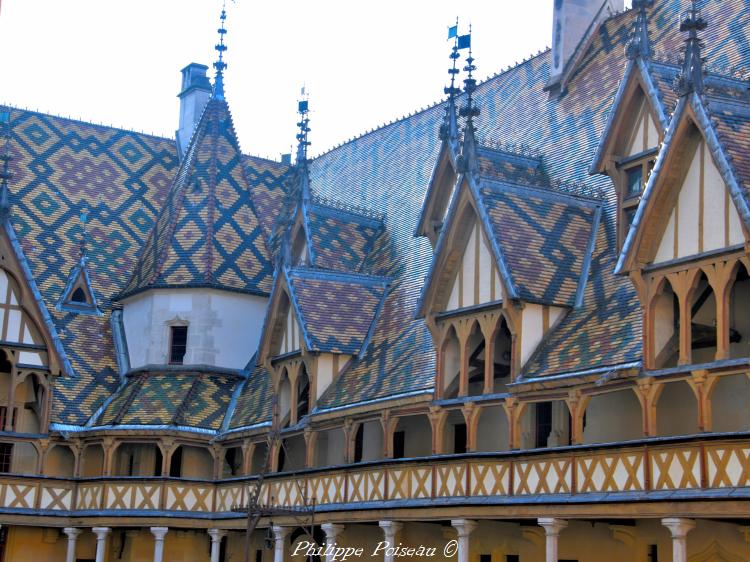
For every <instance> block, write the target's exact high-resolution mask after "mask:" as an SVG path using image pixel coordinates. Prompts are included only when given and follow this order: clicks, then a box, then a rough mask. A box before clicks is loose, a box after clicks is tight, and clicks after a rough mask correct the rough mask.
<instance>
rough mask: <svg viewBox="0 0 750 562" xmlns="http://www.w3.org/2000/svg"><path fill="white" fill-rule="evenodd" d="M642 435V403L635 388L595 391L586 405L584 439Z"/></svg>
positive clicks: (598, 440) (609, 439)
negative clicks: (603, 391)
mask: <svg viewBox="0 0 750 562" xmlns="http://www.w3.org/2000/svg"><path fill="white" fill-rule="evenodd" d="M642 437H643V418H642V415H641V404H640V402H638V398H637V397H636V395H635V392H633V391H632V390H621V391H618V392H608V393H606V394H597V395H596V396H594V397H592V398H591V401H590V402H589V405H588V407H587V408H586V427H585V428H584V429H583V442H584V443H610V442H613V441H627V440H629V439H639V438H642Z"/></svg>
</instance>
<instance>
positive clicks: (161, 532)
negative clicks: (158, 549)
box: [151, 527, 169, 541]
mask: <svg viewBox="0 0 750 562" xmlns="http://www.w3.org/2000/svg"><path fill="white" fill-rule="evenodd" d="M168 532H169V527H151V534H152V535H154V538H155V539H156V540H157V541H163V540H164V536H165V535H166V534H167V533H168Z"/></svg>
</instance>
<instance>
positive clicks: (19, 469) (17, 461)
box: [11, 442, 39, 474]
mask: <svg viewBox="0 0 750 562" xmlns="http://www.w3.org/2000/svg"><path fill="white" fill-rule="evenodd" d="M38 463H39V451H37V450H36V447H34V445H32V444H31V443H28V442H22V443H14V444H13V462H12V464H11V472H15V473H18V474H37V466H38Z"/></svg>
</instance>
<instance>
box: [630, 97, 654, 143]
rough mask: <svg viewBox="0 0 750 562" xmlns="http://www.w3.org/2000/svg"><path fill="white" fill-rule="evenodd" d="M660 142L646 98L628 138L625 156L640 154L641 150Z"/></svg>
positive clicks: (642, 102)
mask: <svg viewBox="0 0 750 562" xmlns="http://www.w3.org/2000/svg"><path fill="white" fill-rule="evenodd" d="M642 95H643V94H641V96H642ZM658 144H659V132H658V129H657V128H656V123H655V122H654V118H653V116H652V115H651V112H650V111H649V110H648V104H647V103H646V101H645V98H644V99H642V101H641V104H640V107H639V109H638V117H637V118H636V120H635V126H634V127H633V129H632V131H631V133H630V138H629V139H628V143H627V150H626V152H625V156H633V155H635V154H640V153H641V152H644V151H646V150H649V149H651V148H654V147H655V146H656V145H658Z"/></svg>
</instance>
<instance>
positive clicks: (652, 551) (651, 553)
mask: <svg viewBox="0 0 750 562" xmlns="http://www.w3.org/2000/svg"><path fill="white" fill-rule="evenodd" d="M648 562H659V551H658V550H657V548H656V545H655V544H650V545H648Z"/></svg>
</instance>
